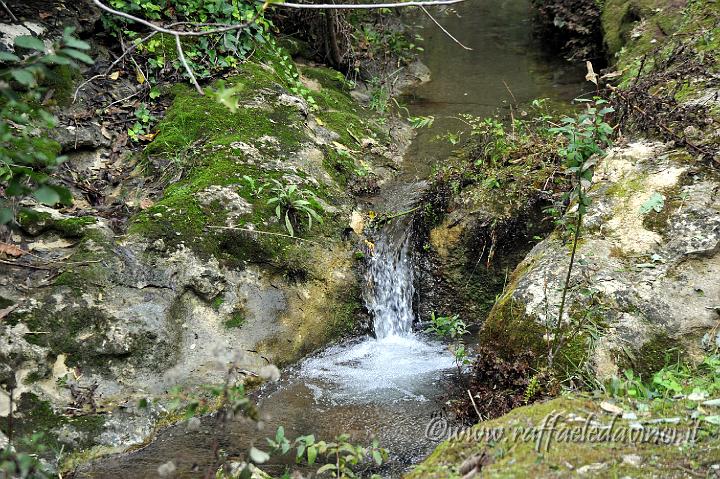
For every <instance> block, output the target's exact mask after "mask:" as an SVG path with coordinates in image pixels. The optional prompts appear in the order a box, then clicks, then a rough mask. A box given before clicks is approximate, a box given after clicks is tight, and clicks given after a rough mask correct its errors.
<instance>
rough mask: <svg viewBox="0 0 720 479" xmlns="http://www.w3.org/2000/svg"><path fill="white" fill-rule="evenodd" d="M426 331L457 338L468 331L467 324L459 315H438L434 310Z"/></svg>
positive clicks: (444, 336) (443, 336)
mask: <svg viewBox="0 0 720 479" xmlns="http://www.w3.org/2000/svg"><path fill="white" fill-rule="evenodd" d="M425 332H429V333H434V334H437V335H438V336H440V337H442V338H446V337H450V338H451V339H457V338H459V337H461V336H464V335H465V334H467V332H468V331H467V325H466V324H465V322H464V321H462V320H461V319H460V316H459V315H457V314H456V315H454V316H436V315H435V313H434V312H433V313H431V314H430V326H428V328H427V329H426V330H425Z"/></svg>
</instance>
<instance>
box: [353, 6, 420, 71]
mask: <svg viewBox="0 0 720 479" xmlns="http://www.w3.org/2000/svg"><path fill="white" fill-rule="evenodd" d="M391 13H392V12H391V11H390V10H389V9H379V10H378V11H377V12H374V13H367V12H353V13H351V14H350V17H349V22H350V24H351V25H353V26H355V31H354V32H353V37H354V40H355V42H354V43H355V46H356V48H357V49H358V50H360V51H363V52H365V54H366V55H368V56H369V57H370V58H373V59H377V58H385V59H389V56H394V57H395V58H396V59H397V62H399V63H402V62H409V61H411V60H412V59H413V58H414V56H415V55H416V54H417V53H418V52H422V51H424V48H423V47H422V46H421V44H422V42H423V37H422V36H421V35H419V34H417V33H416V34H414V35H413V36H412V37H410V36H409V35H408V34H407V33H406V32H403V31H402V30H399V29H397V28H395V27H394V26H393V25H392V24H390V22H389V21H387V18H388V17H389V14H391ZM368 17H373V18H368Z"/></svg>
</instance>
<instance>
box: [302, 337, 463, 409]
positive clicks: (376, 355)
mask: <svg viewBox="0 0 720 479" xmlns="http://www.w3.org/2000/svg"><path fill="white" fill-rule="evenodd" d="M453 367H454V362H453V358H452V356H451V354H450V353H449V351H448V350H447V348H446V347H445V346H444V345H442V344H440V343H438V342H435V341H428V340H426V339H425V338H421V337H420V336H417V335H414V334H408V335H406V336H397V335H393V336H386V337H385V338H382V339H375V338H369V337H368V338H365V339H363V340H361V341H359V342H355V343H354V344H353V343H342V344H339V345H337V346H334V347H332V348H329V349H327V350H325V351H324V352H323V353H321V354H319V355H318V356H314V357H312V358H309V359H308V360H306V361H304V362H303V363H302V365H301V368H300V376H301V377H303V378H304V379H305V381H306V382H307V385H308V386H309V387H311V388H312V389H313V394H314V395H315V399H316V400H318V401H326V400H327V401H331V402H338V403H347V402H353V403H363V402H388V401H390V402H394V401H408V400H410V401H413V400H414V401H425V400H426V397H425V396H424V391H427V389H428V386H430V385H432V384H433V383H435V381H436V380H437V379H439V378H438V376H439V374H438V373H439V372H441V371H444V370H450V369H452V368H453Z"/></svg>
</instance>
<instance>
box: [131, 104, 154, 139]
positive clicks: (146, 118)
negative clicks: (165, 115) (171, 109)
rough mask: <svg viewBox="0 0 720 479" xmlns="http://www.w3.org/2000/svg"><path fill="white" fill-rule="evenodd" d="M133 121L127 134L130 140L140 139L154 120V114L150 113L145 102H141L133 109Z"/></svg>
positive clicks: (148, 130)
mask: <svg viewBox="0 0 720 479" xmlns="http://www.w3.org/2000/svg"><path fill="white" fill-rule="evenodd" d="M135 119H136V121H135V123H134V124H133V126H132V127H131V128H129V129H128V136H129V137H130V139H131V140H132V141H140V140H142V139H144V138H145V137H146V135H147V134H148V133H149V132H150V125H151V124H152V123H153V122H154V121H155V116H153V114H152V113H150V110H149V109H148V107H147V104H146V103H141V104H140V106H139V107H137V109H136V110H135Z"/></svg>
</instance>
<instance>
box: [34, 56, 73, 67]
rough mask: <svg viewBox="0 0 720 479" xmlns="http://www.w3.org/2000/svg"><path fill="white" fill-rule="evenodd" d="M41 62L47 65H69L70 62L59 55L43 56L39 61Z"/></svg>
mask: <svg viewBox="0 0 720 479" xmlns="http://www.w3.org/2000/svg"><path fill="white" fill-rule="evenodd" d="M40 61H41V62H43V63H47V64H49V65H71V64H72V61H71V60H69V59H68V58H65V57H61V56H59V55H45V56H44V57H42V58H41V59H40Z"/></svg>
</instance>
